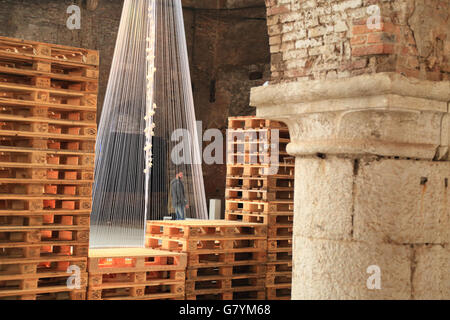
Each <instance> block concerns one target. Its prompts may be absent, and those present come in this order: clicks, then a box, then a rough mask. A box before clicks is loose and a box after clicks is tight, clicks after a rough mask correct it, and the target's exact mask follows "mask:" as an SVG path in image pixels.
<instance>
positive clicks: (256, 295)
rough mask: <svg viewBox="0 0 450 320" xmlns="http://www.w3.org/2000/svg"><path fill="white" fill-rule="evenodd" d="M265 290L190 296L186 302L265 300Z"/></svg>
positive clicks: (187, 296)
mask: <svg viewBox="0 0 450 320" xmlns="http://www.w3.org/2000/svg"><path fill="white" fill-rule="evenodd" d="M265 299H266V292H265V290H250V291H236V292H220V293H209V294H189V295H186V300H230V301H231V300H265Z"/></svg>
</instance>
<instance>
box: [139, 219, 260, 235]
mask: <svg viewBox="0 0 450 320" xmlns="http://www.w3.org/2000/svg"><path fill="white" fill-rule="evenodd" d="M147 234H150V235H152V236H165V237H168V238H176V239H180V238H184V239H190V240H210V239H239V238H261V237H264V236H265V235H266V234H267V227H265V226H261V225H259V224H253V223H239V222H237V223H236V222H232V221H225V220H183V221H148V222H147Z"/></svg>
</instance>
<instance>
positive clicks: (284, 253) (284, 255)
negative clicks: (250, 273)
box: [267, 248, 292, 263]
mask: <svg viewBox="0 0 450 320" xmlns="http://www.w3.org/2000/svg"><path fill="white" fill-rule="evenodd" d="M271 262H292V248H286V249H283V250H281V249H279V250H276V251H275V252H272V251H271V252H268V253H267V263H271Z"/></svg>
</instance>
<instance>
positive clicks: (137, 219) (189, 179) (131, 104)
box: [91, 0, 207, 247]
mask: <svg viewBox="0 0 450 320" xmlns="http://www.w3.org/2000/svg"><path fill="white" fill-rule="evenodd" d="M189 72H190V70H189V61H188V53H187V46H186V39H185V31H184V23H183V14H182V6H181V0H125V3H124V7H123V13H122V19H121V23H120V27H119V32H118V37H117V44H116V48H115V52H114V58H113V64H112V67H111V74H110V79H109V82H108V88H107V93H106V97H105V102H104V107H103V114H102V117H101V120H100V125H99V134H98V142H97V146H96V156H97V159H96V169H95V178H96V181H95V186H94V190H93V211H92V221H91V247H139V246H143V245H144V243H145V226H146V220H147V219H153V220H157V219H162V218H163V217H164V216H167V215H168V199H169V197H170V192H169V185H170V181H171V180H172V179H173V178H174V177H175V174H176V173H177V172H179V171H183V173H184V174H185V179H184V185H185V190H186V197H187V200H188V202H189V204H190V209H189V210H188V212H187V213H188V214H187V215H188V217H191V218H201V219H206V218H207V208H206V198H205V192H204V184H203V174H202V168H201V164H200V163H201V162H200V160H201V154H200V148H199V146H198V144H197V141H198V139H197V134H198V133H197V127H196V120H195V119H196V118H195V110H194V102H193V96H192V86H191V79H190V73H189ZM177 129H185V130H186V132H188V133H189V134H188V136H189V137H184V138H185V139H188V140H189V141H190V143H191V145H190V148H189V149H188V150H185V151H186V152H188V153H189V154H190V157H188V158H190V159H191V163H183V164H181V165H175V163H174V162H173V161H172V159H171V152H172V149H173V148H174V147H175V145H176V144H177V142H174V141H171V136H172V133H173V132H174V131H175V130H177ZM175 160H179V159H175Z"/></svg>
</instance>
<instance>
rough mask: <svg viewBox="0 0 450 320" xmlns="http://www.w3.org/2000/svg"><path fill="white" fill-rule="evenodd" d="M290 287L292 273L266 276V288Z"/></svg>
mask: <svg viewBox="0 0 450 320" xmlns="http://www.w3.org/2000/svg"><path fill="white" fill-rule="evenodd" d="M288 284H289V285H292V271H291V272H289V271H287V272H277V273H268V274H267V276H266V287H268V288H273V287H279V286H284V285H288Z"/></svg>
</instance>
